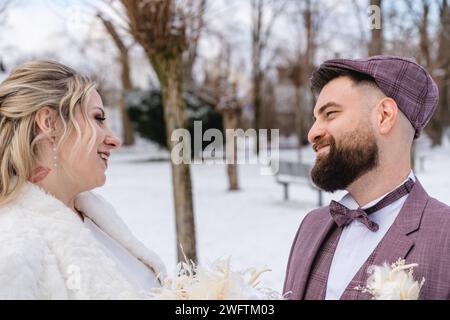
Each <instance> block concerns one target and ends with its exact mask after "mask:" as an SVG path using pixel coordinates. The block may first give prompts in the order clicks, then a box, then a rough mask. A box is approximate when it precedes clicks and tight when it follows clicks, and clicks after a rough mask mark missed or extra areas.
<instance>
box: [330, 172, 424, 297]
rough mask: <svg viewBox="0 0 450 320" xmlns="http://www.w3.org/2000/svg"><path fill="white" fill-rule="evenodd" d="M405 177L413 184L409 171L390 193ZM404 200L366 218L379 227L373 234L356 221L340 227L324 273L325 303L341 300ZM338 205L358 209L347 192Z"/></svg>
mask: <svg viewBox="0 0 450 320" xmlns="http://www.w3.org/2000/svg"><path fill="white" fill-rule="evenodd" d="M409 178H411V179H413V180H414V181H416V178H415V176H414V173H413V172H412V171H411V172H410V174H409V176H408V178H406V179H405V180H404V181H403V182H402V183H401V184H399V185H398V186H397V187H395V188H394V189H392V190H391V191H393V190H395V189H396V188H398V187H399V186H401V185H402V184H403V183H405V182H406V181H407V180H408V179H409ZM391 191H389V192H391ZM389 192H388V193H389ZM388 193H386V194H384V195H382V196H381V197H379V198H377V199H375V200H373V201H371V202H369V203H368V204H367V205H365V206H364V207H362V209H367V208H370V207H372V206H373V205H375V204H376V203H377V202H379V201H380V200H381V199H382V198H384V197H385V196H386V195H387V194H388ZM407 197H408V195H405V196H403V197H401V198H400V199H398V200H397V201H395V202H393V203H391V204H390V205H388V206H386V207H384V208H382V209H380V210H378V211H376V212H374V213H372V214H371V215H370V220H372V221H374V222H376V223H377V224H378V226H379V229H378V231H376V232H372V231H370V230H369V229H368V228H367V227H366V226H365V225H364V224H362V223H361V222H359V221H357V220H354V221H352V222H351V223H350V224H348V225H347V226H345V227H344V229H343V230H342V234H341V237H340V238H339V242H338V245H337V247H336V251H335V253H334V256H333V261H332V263H331V268H330V273H329V274H328V281H327V291H326V295H325V299H326V300H337V299H339V298H340V297H341V295H342V294H343V293H344V291H345V289H346V288H347V286H348V284H349V283H350V281H351V280H352V279H353V277H354V276H355V275H356V273H357V272H358V270H359V269H360V268H361V266H362V265H363V264H364V262H365V261H366V260H367V259H368V258H369V256H370V255H371V253H372V252H373V251H374V250H375V248H376V247H377V245H378V243H379V242H380V241H381V240H382V239H383V237H384V236H385V234H386V232H387V231H388V230H389V228H390V227H391V226H392V224H393V223H394V220H395V218H397V216H398V214H399V213H400V209H401V208H402V207H403V204H404V203H405V201H406V198H407ZM339 203H341V204H342V205H344V206H346V207H347V208H349V209H351V210H354V209H357V208H358V207H359V206H358V203H357V202H356V201H355V199H353V197H352V196H351V195H350V193H347V194H346V195H345V196H344V197H343V198H342V199H341V200H340V201H339Z"/></svg>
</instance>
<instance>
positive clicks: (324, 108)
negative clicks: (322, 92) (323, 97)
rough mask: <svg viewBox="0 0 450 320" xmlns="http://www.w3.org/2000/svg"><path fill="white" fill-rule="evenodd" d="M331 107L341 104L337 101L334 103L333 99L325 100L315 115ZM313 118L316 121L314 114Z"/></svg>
mask: <svg viewBox="0 0 450 320" xmlns="http://www.w3.org/2000/svg"><path fill="white" fill-rule="evenodd" d="M331 107H342V106H341V105H340V104H339V103H336V102H333V101H330V102H327V103H325V104H324V105H323V106H321V107H320V108H319V111H317V116H320V115H321V114H322V113H324V112H325V110H327V109H328V108H331ZM313 119H314V121H316V119H317V118H316V117H315V116H313Z"/></svg>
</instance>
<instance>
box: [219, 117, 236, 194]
mask: <svg viewBox="0 0 450 320" xmlns="http://www.w3.org/2000/svg"><path fill="white" fill-rule="evenodd" d="M222 115H223V127H224V129H225V132H227V131H226V130H227V129H232V130H233V131H234V130H235V129H237V127H238V122H239V119H238V115H237V111H236V110H234V109H227V110H224V112H223V113H222ZM225 139H226V142H225V143H226V148H227V149H226V151H227V152H228V146H230V144H231V143H232V144H233V151H232V152H233V161H232V163H227V174H228V182H229V190H230V191H236V190H239V182H238V174H237V138H235V136H234V135H233V134H232V135H228V134H226V135H225ZM227 156H228V155H227ZM226 159H228V157H227V158H226Z"/></svg>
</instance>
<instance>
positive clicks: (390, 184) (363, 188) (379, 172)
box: [347, 163, 411, 207]
mask: <svg viewBox="0 0 450 320" xmlns="http://www.w3.org/2000/svg"><path fill="white" fill-rule="evenodd" d="M410 172H411V166H410V165H409V163H408V164H406V163H405V164H404V165H400V164H396V165H395V166H382V165H380V166H378V167H377V168H375V169H373V170H371V171H369V172H367V173H365V174H364V175H362V176H361V177H359V178H358V179H357V180H355V181H354V182H353V183H352V184H351V185H350V186H349V187H348V188H347V191H348V192H349V193H350V195H351V196H352V197H353V199H355V201H356V202H357V203H358V205H359V206H360V207H363V206H365V205H366V204H368V203H369V202H371V201H373V200H375V199H377V198H379V197H381V196H382V195H384V194H386V193H388V192H390V191H392V190H393V189H394V188H395V187H397V186H398V185H400V184H401V183H402V182H403V181H404V180H405V179H406V178H407V177H408V175H409V174H410Z"/></svg>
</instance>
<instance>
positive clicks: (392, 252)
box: [341, 180, 429, 299]
mask: <svg viewBox="0 0 450 320" xmlns="http://www.w3.org/2000/svg"><path fill="white" fill-rule="evenodd" d="M428 199H429V196H428V194H427V193H426V191H425V190H424V189H423V187H422V185H421V184H420V182H419V181H418V180H416V183H415V184H414V187H413V188H412V190H411V192H410V194H409V196H408V198H407V199H406V201H405V204H404V205H403V207H402V209H401V210H400V212H399V214H398V216H397V218H396V219H395V221H394V223H393V225H392V226H391V228H390V229H389V230H388V232H387V233H386V235H385V236H384V238H383V239H382V240H381V242H380V244H379V245H378V247H377V248H376V249H375V251H374V254H375V256H374V257H373V262H372V263H368V262H369V260H370V259H368V261H366V262H365V263H364V264H363V265H362V267H361V269H360V270H359V271H358V272H357V274H356V275H355V277H354V278H353V280H352V281H351V282H350V283H349V285H348V286H347V288H346V290H345V292H344V293H343V295H342V296H341V299H348V298H349V296H351V292H354V287H356V286H358V285H365V284H366V281H367V278H368V276H369V275H368V274H367V268H368V267H369V266H370V265H369V264H373V265H382V264H383V263H385V262H387V263H388V264H389V265H390V264H392V263H394V262H396V261H397V260H398V259H406V257H407V255H408V253H409V252H410V251H411V249H412V248H413V246H414V237H413V236H411V234H412V233H413V232H414V231H416V230H417V229H419V227H420V221H421V220H422V215H423V212H424V210H425V207H426V205H427V202H428ZM358 279H360V280H359V281H358ZM357 298H359V299H367V298H368V295H367V294H365V293H361V292H359V293H358V294H357Z"/></svg>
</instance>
